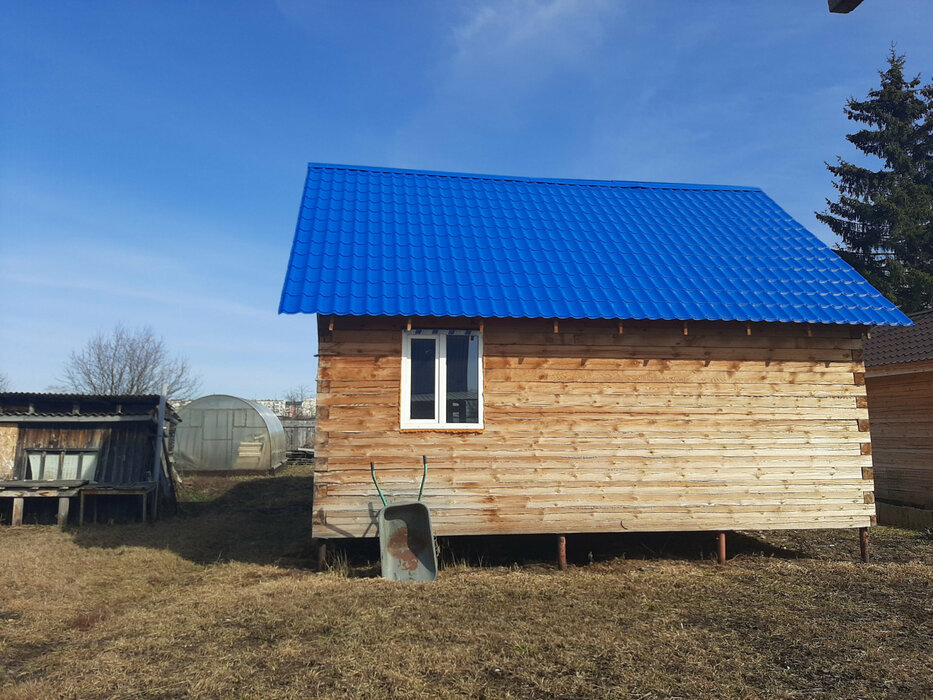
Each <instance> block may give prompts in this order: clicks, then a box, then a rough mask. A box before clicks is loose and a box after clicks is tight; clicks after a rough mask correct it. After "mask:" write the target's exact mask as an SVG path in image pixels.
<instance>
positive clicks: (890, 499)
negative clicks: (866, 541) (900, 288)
mask: <svg viewBox="0 0 933 700" xmlns="http://www.w3.org/2000/svg"><path fill="white" fill-rule="evenodd" d="M913 321H914V324H915V325H914V326H913V327H909V328H875V329H873V330H872V332H871V337H870V338H868V339H867V340H866V341H865V365H866V367H865V384H866V388H867V390H868V412H869V415H870V417H871V427H872V443H873V459H874V465H875V494H876V496H877V498H878V500H879V504H878V517H879V519H880V520H881V522H883V523H887V524H891V525H904V526H909V527H923V528H929V527H933V311H927V312H926V313H922V314H916V315H914V316H913Z"/></svg>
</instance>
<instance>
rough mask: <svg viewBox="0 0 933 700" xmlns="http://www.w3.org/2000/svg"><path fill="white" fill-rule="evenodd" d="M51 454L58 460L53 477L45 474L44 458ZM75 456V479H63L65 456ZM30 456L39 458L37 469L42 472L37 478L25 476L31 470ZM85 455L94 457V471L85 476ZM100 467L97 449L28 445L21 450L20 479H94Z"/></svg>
mask: <svg viewBox="0 0 933 700" xmlns="http://www.w3.org/2000/svg"><path fill="white" fill-rule="evenodd" d="M50 455H51V456H53V457H54V458H56V459H57V460H58V468H57V470H56V476H55V478H50V477H48V476H46V474H45V470H46V463H45V462H46V458H47V457H49V456H50ZM70 456H76V457H77V458H78V465H77V476H76V478H75V479H64V478H63V477H62V472H63V471H64V468H65V457H70ZM30 457H38V458H39V469H40V471H41V473H42V478H41V479H39V478H37V477H36V476H33V477H32V478H27V477H26V474H27V473H29V472H31V470H32V464H31V463H30V459H29V458H30ZM86 457H93V458H94V473H93V474H92V475H91V477H90V478H89V479H88V478H85V477H84V476H83V473H84V468H85V465H84V460H85V458H86ZM99 467H100V450H98V449H81V448H64V449H63V448H58V447H55V448H52V447H28V448H26V449H25V450H23V468H22V472H21V473H22V480H23V481H36V482H40V483H41V482H44V481H94V480H95V479H96V478H97V470H98V468H99Z"/></svg>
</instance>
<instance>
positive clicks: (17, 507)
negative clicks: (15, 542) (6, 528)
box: [10, 498, 24, 527]
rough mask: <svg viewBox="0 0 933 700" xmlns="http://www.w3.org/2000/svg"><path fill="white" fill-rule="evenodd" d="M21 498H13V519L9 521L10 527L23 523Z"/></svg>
mask: <svg viewBox="0 0 933 700" xmlns="http://www.w3.org/2000/svg"><path fill="white" fill-rule="evenodd" d="M23 500H24V499H22V498H14V499H13V519H12V520H11V521H10V526H11V527H19V526H20V525H22V524H23Z"/></svg>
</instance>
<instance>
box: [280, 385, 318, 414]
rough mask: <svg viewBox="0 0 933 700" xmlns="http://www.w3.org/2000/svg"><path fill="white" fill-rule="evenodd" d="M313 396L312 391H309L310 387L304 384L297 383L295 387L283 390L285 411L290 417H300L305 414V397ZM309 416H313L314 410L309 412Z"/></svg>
mask: <svg viewBox="0 0 933 700" xmlns="http://www.w3.org/2000/svg"><path fill="white" fill-rule="evenodd" d="M312 396H314V393H313V392H312V391H311V389H310V387H308V386H306V385H305V384H299V385H298V386H296V387H293V388H291V389H289V390H288V391H286V392H285V404H286V409H285V410H286V412H287V413H288V415H289V416H292V417H301V416H304V415H305V410H304V409H305V406H304V402H305V399H309V398H311V397H312ZM309 415H310V416H311V417H313V416H314V412H313V411H311V412H309Z"/></svg>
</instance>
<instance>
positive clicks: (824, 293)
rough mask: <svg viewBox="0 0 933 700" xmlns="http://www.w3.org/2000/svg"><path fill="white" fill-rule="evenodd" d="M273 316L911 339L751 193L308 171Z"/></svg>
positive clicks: (887, 306)
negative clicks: (897, 333)
mask: <svg viewBox="0 0 933 700" xmlns="http://www.w3.org/2000/svg"><path fill="white" fill-rule="evenodd" d="M279 312H280V313H321V314H333V315H355V316H362V315H376V316H378V315H390V316H473V317H485V318H493V317H516V318H624V319H677V320H727V321H785V322H798V323H843V324H863V325H894V326H898V325H910V319H908V318H907V317H906V316H905V315H904V314H902V313H901V312H900V311H898V310H897V308H896V307H895V306H894V305H893V304H892V303H891V302H890V301H888V300H887V299H885V298H884V297H883V296H882V295H881V294H880V293H879V292H878V291H877V290H875V289H874V287H872V286H871V285H870V284H869V283H868V282H866V281H865V280H864V279H863V278H862V277H861V276H860V275H859V274H858V273H856V272H855V271H854V270H853V269H852V268H851V267H849V266H848V265H847V264H846V263H844V262H843V261H842V260H841V259H840V258H839V257H838V256H837V255H836V254H835V253H833V252H832V251H831V250H830V249H829V248H828V247H827V246H826V245H825V244H823V243H822V242H821V241H820V240H819V239H818V238H817V237H816V236H814V235H813V234H812V233H810V232H809V231H807V230H806V229H804V228H803V226H801V225H800V224H799V223H797V222H796V221H794V220H793V219H792V218H791V217H790V216H789V215H788V214H787V213H786V212H784V211H783V210H782V209H781V208H780V207H778V206H777V204H775V203H774V202H773V201H772V200H771V199H770V198H769V197H768V196H767V195H765V194H764V192H762V191H761V190H760V189H758V188H754V187H727V186H718V185H717V186H712V185H684V184H663V183H648V182H619V181H614V180H612V181H597V180H553V179H545V178H525V177H500V176H491V175H468V174H461V173H438V172H428V171H420V170H396V169H392V168H368V167H354V166H344V165H324V164H315V163H312V164H310V165H309V166H308V175H307V180H306V181H305V191H304V197H303V199H302V202H301V210H300V212H299V215H298V225H297V228H296V230H295V240H294V243H293V245H292V252H291V257H290V259H289V263H288V271H287V273H286V278H285V285H284V287H283V289H282V299H281V303H280V305H279Z"/></svg>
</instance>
